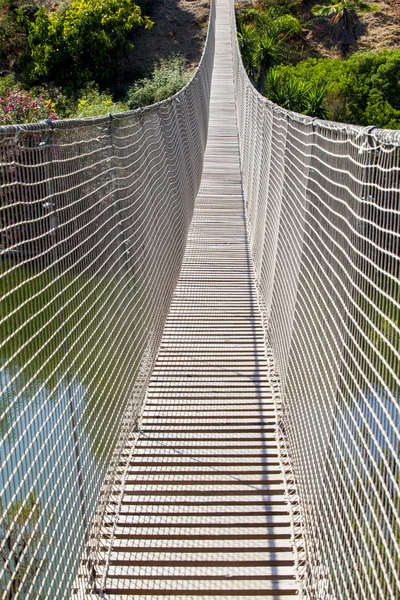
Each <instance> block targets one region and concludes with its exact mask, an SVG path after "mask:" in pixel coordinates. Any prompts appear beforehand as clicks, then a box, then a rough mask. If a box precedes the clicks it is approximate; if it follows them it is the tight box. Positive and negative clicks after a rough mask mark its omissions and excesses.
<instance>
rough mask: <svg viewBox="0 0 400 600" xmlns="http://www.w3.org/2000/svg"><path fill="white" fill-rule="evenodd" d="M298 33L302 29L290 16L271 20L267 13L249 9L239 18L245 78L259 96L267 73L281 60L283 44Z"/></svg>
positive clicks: (239, 37) (240, 44) (238, 24)
mask: <svg viewBox="0 0 400 600" xmlns="http://www.w3.org/2000/svg"><path fill="white" fill-rule="evenodd" d="M248 21H250V22H248ZM301 31H302V25H301V23H300V21H299V19H297V18H296V17H294V16H293V15H289V14H287V15H281V16H278V17H276V18H272V17H271V14H270V13H269V12H265V11H262V10H260V9H257V8H249V9H247V10H246V11H245V12H243V13H241V14H240V15H239V17H238V22H237V36H238V42H239V48H240V52H241V54H242V58H243V62H244V65H245V67H246V71H247V73H248V75H249V78H250V79H251V81H252V82H253V84H254V85H255V87H256V88H257V90H258V91H259V92H260V93H261V94H262V93H263V92H264V87H265V81H266V76H267V73H268V71H269V70H270V69H271V68H272V67H273V66H274V65H275V64H277V63H278V62H280V60H281V58H282V56H281V55H282V45H283V43H284V41H285V40H286V38H288V37H291V36H292V35H294V34H298V33H300V32H301Z"/></svg>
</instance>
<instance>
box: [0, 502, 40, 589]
mask: <svg viewBox="0 0 400 600" xmlns="http://www.w3.org/2000/svg"><path fill="white" fill-rule="evenodd" d="M1 517H2V519H1V526H0V528H1V529H2V539H4V547H3V549H2V551H1V552H0V563H1V565H2V567H3V568H4V570H5V573H6V580H3V581H2V582H1V584H0V585H1V588H2V591H5V589H6V586H7V585H8V584H11V587H10V588H9V591H8V594H7V598H10V599H13V598H21V597H22V595H23V593H24V590H25V589H27V588H29V585H30V584H31V583H32V581H33V580H34V579H35V578H36V577H37V576H38V575H39V573H40V572H41V571H42V570H43V569H44V567H45V560H42V558H43V556H42V555H43V554H44V551H45V548H46V546H47V539H46V536H43V534H42V532H41V530H40V527H39V525H40V521H41V518H42V509H41V506H40V504H39V502H38V500H37V498H36V496H35V494H33V493H31V494H29V495H28V497H27V498H26V499H25V500H24V501H22V500H18V501H16V502H15V503H14V504H13V505H12V506H11V508H10V509H9V510H8V511H7V512H6V513H5V514H3V515H1ZM38 549H39V552H38ZM40 550H41V552H40ZM20 590H22V594H21V591H20Z"/></svg>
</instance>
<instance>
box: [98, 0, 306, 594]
mask: <svg viewBox="0 0 400 600" xmlns="http://www.w3.org/2000/svg"><path fill="white" fill-rule="evenodd" d="M229 36H230V32H229V16H228V2H227V0H219V1H218V5H217V22H216V39H217V49H216V57H215V69H214V74H213V83H212V95H211V115H210V129H209V138H208V146H207V152H206V157H205V170H204V175H203V180H202V186H201V190H200V193H199V196H198V198H197V204H196V208H195V214H194V219H193V222H192V225H191V229H190V234H189V239H188V244H187V250H186V255H185V259H184V264H183V268H182V272H181V276H180V279H179V283H178V286H177V289H176V293H175V295H174V299H173V303H172V307H171V311H170V314H169V318H168V321H167V324H166V329H165V332H164V337H163V341H162V346H161V350H160V353H159V357H158V361H157V364H156V366H155V370H154V373H153V375H152V379H151V382H150V388H149V392H148V400H147V404H146V407H145V411H144V417H143V421H142V424H141V431H140V435H139V439H138V441H137V444H136V448H135V451H134V453H133V454H131V455H130V457H129V460H128V453H127V455H126V457H127V458H126V460H125V463H123V464H121V472H122V471H123V470H124V469H125V467H126V461H127V460H128V462H129V464H128V471H127V473H126V481H125V491H124V496H123V499H122V504H121V511H120V514H119V518H118V522H117V526H116V528H115V529H114V531H113V539H112V544H111V551H110V554H109V567H108V572H107V578H106V586H105V593H106V597H109V598H114V597H119V596H123V595H135V596H136V597H138V598H141V597H142V596H143V597H144V598H149V597H150V598H153V599H155V598H158V597H160V598H161V597H162V598H163V599H165V598H168V597H171V598H172V597H173V598H174V599H175V600H176V599H178V598H186V599H187V598H190V597H197V598H198V597H201V598H205V599H207V598H214V597H218V598H220V597H224V596H226V597H229V598H236V597H242V596H248V597H252V598H255V599H256V598H264V597H266V596H267V597H273V598H280V597H281V596H284V597H285V598H290V597H294V596H295V593H296V589H297V586H296V582H295V579H294V567H293V553H292V549H291V545H290V522H289V517H288V510H287V504H286V500H285V495H284V487H283V484H282V475H281V472H280V468H279V460H278V457H277V448H276V443H275V436H274V431H275V411H274V404H273V397H272V396H273V388H272V386H273V383H272V381H270V380H269V372H271V371H270V369H271V366H270V365H271V360H270V358H269V357H268V356H266V354H265V347H264V341H263V331H262V327H261V320H260V316H259V313H258V309H257V304H256V300H255V292H254V282H253V275H252V270H251V267H250V260H249V250H248V244H247V236H246V228H245V220H244V207H243V196H242V187H241V176H240V167H239V150H238V142H237V127H236V116H235V104H234V89H233V76H232V64H231V58H230V57H231V44H230V39H229ZM109 534H110V536H111V535H112V531H111V527H110V532H109ZM106 537H108V536H106ZM106 541H107V543H108V539H107V540H106Z"/></svg>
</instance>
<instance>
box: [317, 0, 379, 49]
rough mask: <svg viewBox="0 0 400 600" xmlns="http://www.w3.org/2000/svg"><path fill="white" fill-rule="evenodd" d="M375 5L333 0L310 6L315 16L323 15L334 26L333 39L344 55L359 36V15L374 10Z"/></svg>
mask: <svg viewBox="0 0 400 600" xmlns="http://www.w3.org/2000/svg"><path fill="white" fill-rule="evenodd" d="M376 8H377V7H376V5H375V4H371V3H370V2H364V1H363V0H340V1H339V2H335V1H333V2H332V3H331V4H329V5H324V4H317V5H315V6H314V7H313V8H312V12H313V14H314V15H315V16H316V17H324V18H326V19H329V21H330V22H331V23H332V24H333V26H334V31H335V41H336V42H338V43H339V44H340V47H341V50H342V53H343V55H346V54H347V53H348V51H349V48H350V46H351V44H352V43H354V42H355V41H356V40H357V39H358V38H359V36H360V32H359V27H358V25H359V15H360V14H361V13H363V12H371V11H373V10H376Z"/></svg>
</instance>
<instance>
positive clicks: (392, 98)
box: [276, 50, 400, 129]
mask: <svg viewBox="0 0 400 600" xmlns="http://www.w3.org/2000/svg"><path fill="white" fill-rule="evenodd" d="M276 70H277V73H278V75H279V78H280V79H281V80H282V81H283V82H285V81H286V82H287V81H289V80H290V79H292V78H293V77H294V78H297V79H299V80H301V81H303V82H305V83H307V84H313V85H324V86H325V87H326V91H327V108H328V110H329V113H330V117H331V118H332V119H334V120H336V121H342V122H344V123H355V124H358V125H363V126H366V125H377V126H378V127H382V128H391V129H400V50H383V51H381V52H356V53H354V54H352V55H351V56H350V57H349V58H347V59H346V60H340V59H330V58H323V59H315V58H309V59H307V60H305V61H301V62H300V63H298V64H297V65H295V66H292V65H288V66H283V65H279V66H278V67H277V68H276Z"/></svg>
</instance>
